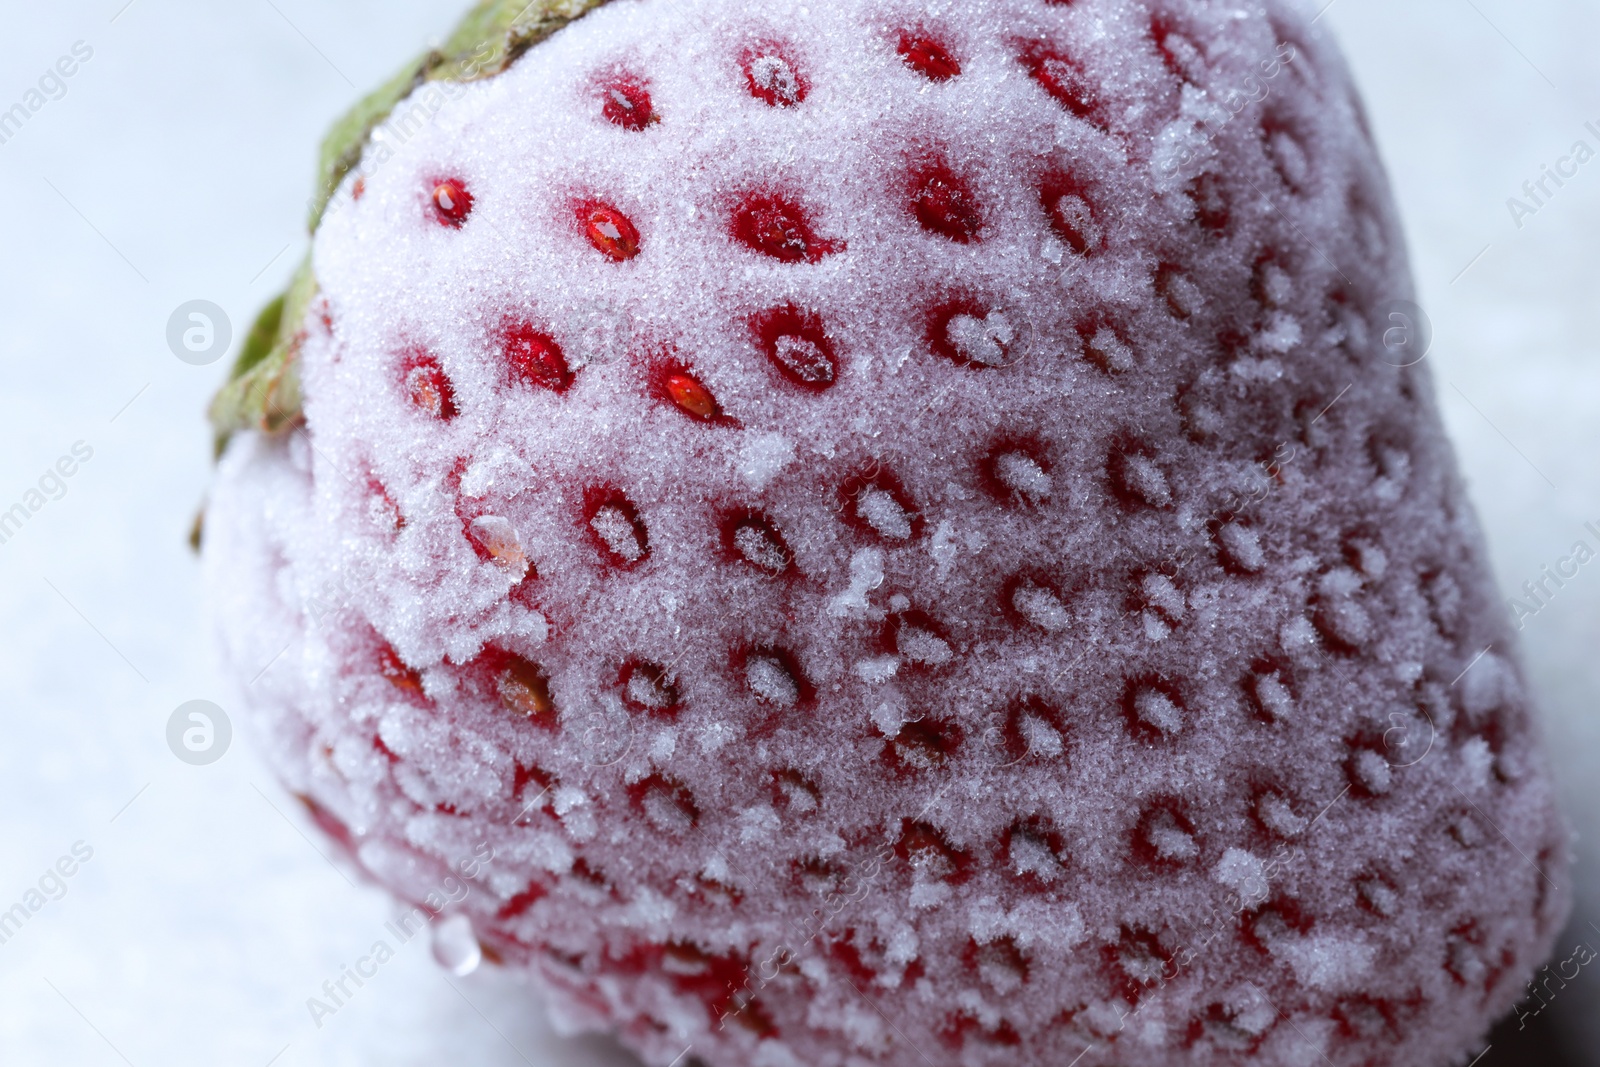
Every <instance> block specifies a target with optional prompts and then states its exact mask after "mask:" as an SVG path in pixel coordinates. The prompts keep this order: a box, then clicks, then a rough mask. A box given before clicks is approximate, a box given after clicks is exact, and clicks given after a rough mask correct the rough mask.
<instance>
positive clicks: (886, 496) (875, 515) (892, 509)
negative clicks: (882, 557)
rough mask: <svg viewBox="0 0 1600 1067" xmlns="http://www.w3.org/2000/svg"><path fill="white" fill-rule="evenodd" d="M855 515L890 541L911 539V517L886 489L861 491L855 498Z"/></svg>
mask: <svg viewBox="0 0 1600 1067" xmlns="http://www.w3.org/2000/svg"><path fill="white" fill-rule="evenodd" d="M856 514H857V515H858V516H860V517H861V518H862V519H863V520H865V522H866V523H867V525H869V526H871V527H872V528H873V529H874V530H876V531H878V533H879V534H881V535H882V536H883V537H885V538H887V539H888V540H890V541H905V540H907V539H909V538H910V537H911V516H910V515H908V514H907V513H906V509H905V508H903V507H902V506H901V505H900V501H898V500H896V499H895V498H894V494H893V493H891V492H889V491H888V490H887V489H879V488H877V487H876V486H873V487H870V488H867V489H864V490H862V491H861V494H860V495H859V496H858V497H856Z"/></svg>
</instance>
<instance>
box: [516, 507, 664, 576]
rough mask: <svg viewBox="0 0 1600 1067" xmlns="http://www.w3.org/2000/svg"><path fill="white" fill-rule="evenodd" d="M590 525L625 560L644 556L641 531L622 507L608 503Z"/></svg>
mask: <svg viewBox="0 0 1600 1067" xmlns="http://www.w3.org/2000/svg"><path fill="white" fill-rule="evenodd" d="M501 521H502V522H503V521H504V520H501ZM589 525H590V526H592V527H594V532H595V533H597V534H599V535H600V540H602V541H604V542H605V545H606V547H607V548H609V549H611V551H612V552H615V553H616V554H617V555H618V556H620V557H621V558H623V559H624V560H626V561H628V562H629V563H637V562H638V561H639V560H641V559H643V558H644V550H645V546H644V545H643V544H642V543H640V540H639V532H638V531H637V530H635V529H634V528H633V523H632V522H631V521H629V519H628V516H627V514H626V513H625V512H623V510H622V509H621V508H618V507H614V506H612V505H610V504H607V505H606V506H605V507H602V508H600V509H599V510H598V511H596V512H595V513H594V517H593V518H592V519H590V520H589Z"/></svg>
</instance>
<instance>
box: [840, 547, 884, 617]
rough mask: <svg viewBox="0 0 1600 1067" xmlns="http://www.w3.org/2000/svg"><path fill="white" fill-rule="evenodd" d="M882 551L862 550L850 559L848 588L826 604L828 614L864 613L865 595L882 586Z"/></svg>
mask: <svg viewBox="0 0 1600 1067" xmlns="http://www.w3.org/2000/svg"><path fill="white" fill-rule="evenodd" d="M883 561H884V556H883V551H882V550H881V549H877V548H863V549H860V550H859V551H857V552H856V553H855V554H854V555H853V556H851V557H850V587H849V588H848V589H846V590H844V591H843V592H842V593H840V594H838V595H837V596H835V597H834V598H833V599H832V600H830V601H829V602H828V614H829V615H834V616H844V615H849V614H850V613H852V612H861V611H866V610H867V608H868V607H869V605H868V603H867V594H868V593H870V592H872V591H873V590H874V589H876V588H878V587H879V586H880V585H882V584H883Z"/></svg>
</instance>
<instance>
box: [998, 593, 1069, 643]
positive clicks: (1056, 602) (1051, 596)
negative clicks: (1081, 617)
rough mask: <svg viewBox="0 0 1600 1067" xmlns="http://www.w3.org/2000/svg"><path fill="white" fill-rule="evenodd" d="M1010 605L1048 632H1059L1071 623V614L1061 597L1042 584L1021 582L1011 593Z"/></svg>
mask: <svg viewBox="0 0 1600 1067" xmlns="http://www.w3.org/2000/svg"><path fill="white" fill-rule="evenodd" d="M1011 606H1012V607H1014V608H1016V609H1017V611H1018V612H1019V613H1020V614H1021V615H1022V617H1023V618H1025V619H1027V620H1028V621H1029V622H1031V623H1033V624H1034V625H1035V626H1037V627H1039V629H1041V630H1046V631H1048V632H1050V633H1060V632H1061V631H1063V630H1065V629H1066V628H1067V627H1068V626H1070V625H1071V624H1072V616H1071V615H1069V614H1068V613H1067V606H1066V605H1065V604H1063V603H1061V598H1060V597H1058V596H1056V595H1055V593H1053V592H1051V591H1050V590H1049V589H1046V588H1044V587H1043V586H1039V585H1034V584H1033V583H1032V582H1023V583H1022V584H1021V585H1019V586H1017V589H1016V591H1015V592H1014V593H1012V594H1011Z"/></svg>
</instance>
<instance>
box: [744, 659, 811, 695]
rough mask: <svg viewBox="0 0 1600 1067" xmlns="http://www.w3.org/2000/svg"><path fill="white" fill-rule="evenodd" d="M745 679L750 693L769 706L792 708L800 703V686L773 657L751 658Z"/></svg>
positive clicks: (746, 668)
mask: <svg viewBox="0 0 1600 1067" xmlns="http://www.w3.org/2000/svg"><path fill="white" fill-rule="evenodd" d="M745 679H746V680H747V681H748V682H749V684H750V691H751V692H752V693H754V694H755V695H756V696H758V697H760V698H761V699H762V700H764V701H766V702H767V703H769V704H777V705H780V706H782V707H785V708H791V707H794V705H796V704H798V703H799V702H800V686H799V685H798V684H797V683H796V682H795V680H794V675H792V674H790V673H789V671H788V668H786V667H784V665H783V663H782V662H780V661H779V660H776V659H774V658H772V657H771V656H763V655H755V656H751V657H750V660H749V662H748V663H746V664H745Z"/></svg>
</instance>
